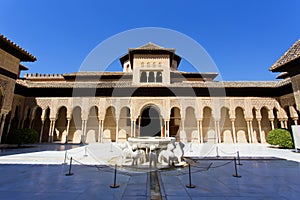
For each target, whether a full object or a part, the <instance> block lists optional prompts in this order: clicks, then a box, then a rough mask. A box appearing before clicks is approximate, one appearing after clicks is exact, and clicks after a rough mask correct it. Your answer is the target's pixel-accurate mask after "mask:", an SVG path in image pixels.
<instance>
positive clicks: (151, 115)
mask: <svg viewBox="0 0 300 200" xmlns="http://www.w3.org/2000/svg"><path fill="white" fill-rule="evenodd" d="M139 128H140V137H160V136H161V116H160V111H159V109H158V108H157V107H156V106H153V105H148V106H146V107H144V109H143V110H142V112H141V115H140V117H139Z"/></svg>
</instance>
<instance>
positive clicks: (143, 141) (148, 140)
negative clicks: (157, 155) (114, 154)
mask: <svg viewBox="0 0 300 200" xmlns="http://www.w3.org/2000/svg"><path fill="white" fill-rule="evenodd" d="M175 141H176V138H175V137H166V138H164V137H137V138H132V137H131V138H128V142H129V143H130V145H133V144H135V145H137V147H138V148H146V149H149V148H150V146H152V145H153V146H155V148H157V149H164V148H167V145H168V144H170V143H171V142H175Z"/></svg>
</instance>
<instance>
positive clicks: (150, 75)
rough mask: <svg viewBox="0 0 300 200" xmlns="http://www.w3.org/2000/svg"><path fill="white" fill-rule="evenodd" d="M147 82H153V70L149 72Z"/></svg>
mask: <svg viewBox="0 0 300 200" xmlns="http://www.w3.org/2000/svg"><path fill="white" fill-rule="evenodd" d="M148 82H149V83H153V82H154V72H149V79H148Z"/></svg>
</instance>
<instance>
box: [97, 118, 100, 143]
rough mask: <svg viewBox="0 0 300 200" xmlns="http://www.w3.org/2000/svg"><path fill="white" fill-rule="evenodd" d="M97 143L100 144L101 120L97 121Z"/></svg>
mask: <svg viewBox="0 0 300 200" xmlns="http://www.w3.org/2000/svg"><path fill="white" fill-rule="evenodd" d="M97 142H101V120H99V121H98V137H97Z"/></svg>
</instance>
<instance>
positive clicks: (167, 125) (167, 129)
mask: <svg viewBox="0 0 300 200" xmlns="http://www.w3.org/2000/svg"><path fill="white" fill-rule="evenodd" d="M165 126H166V127H165V128H166V133H165V137H169V136H170V132H169V121H168V120H166V123H165Z"/></svg>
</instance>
